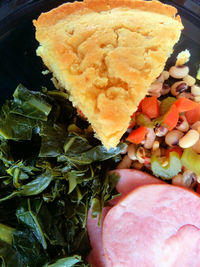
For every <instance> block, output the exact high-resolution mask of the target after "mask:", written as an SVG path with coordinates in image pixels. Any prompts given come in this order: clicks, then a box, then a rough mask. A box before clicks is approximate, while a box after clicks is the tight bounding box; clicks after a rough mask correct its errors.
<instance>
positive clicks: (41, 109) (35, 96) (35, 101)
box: [11, 84, 52, 121]
mask: <svg viewBox="0 0 200 267" xmlns="http://www.w3.org/2000/svg"><path fill="white" fill-rule="evenodd" d="M13 96H14V101H13V102H12V105H11V113H14V114H19V115H22V116H24V117H27V118H31V119H35V120H43V121H46V120H47V116H48V115H49V113H50V111H51V108H52V107H51V105H50V104H49V103H47V102H46V101H45V100H44V97H43V95H42V94H41V93H38V92H32V91H29V90H27V89H26V88H25V87H24V86H23V85H21V84H20V85H19V86H18V87H17V89H16V90H15V92H14V94H13Z"/></svg>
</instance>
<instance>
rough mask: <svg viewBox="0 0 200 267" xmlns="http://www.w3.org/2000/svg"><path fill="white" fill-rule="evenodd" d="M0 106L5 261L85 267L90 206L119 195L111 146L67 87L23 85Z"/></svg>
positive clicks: (116, 155) (95, 210)
mask: <svg viewBox="0 0 200 267" xmlns="http://www.w3.org/2000/svg"><path fill="white" fill-rule="evenodd" d="M13 97H14V99H13V100H12V101H6V102H5V104H4V105H3V106H2V108H1V111H0V264H1V266H15V267H17V266H20V267H23V266H24V267H25V266H30V267H32V266H37V267H38V266H51V267H54V266H55V267H59V266H62V267H64V266H87V263H86V261H85V257H86V256H87V254H88V252H89V251H90V244H89V240H88V235H87V229H86V219H87V214H88V209H89V208H90V207H92V216H94V217H95V216H97V215H98V214H99V215H100V216H99V218H101V211H102V208H103V207H104V205H105V203H106V202H107V201H109V200H110V199H112V198H113V197H115V195H116V191H115V185H116V183H117V181H118V177H117V176H116V175H114V174H112V175H111V174H108V171H109V169H111V168H115V165H116V164H117V163H118V162H119V160H120V152H121V151H122V150H124V146H125V144H120V145H119V146H118V147H116V148H114V149H110V150H109V151H107V150H106V149H105V148H104V147H103V146H102V145H101V144H100V142H99V141H98V140H97V139H95V138H94V136H93V132H92V131H91V129H90V126H89V125H88V123H87V121H85V120H83V119H81V118H80V117H78V116H77V113H76V110H75V109H74V108H73V107H72V106H71V104H70V102H69V101H68V100H67V98H68V96H67V94H65V93H64V92H59V91H51V92H48V91H46V90H43V92H31V91H29V90H27V89H26V88H24V87H23V86H22V85H19V86H18V88H17V89H16V90H15V92H14V94H13Z"/></svg>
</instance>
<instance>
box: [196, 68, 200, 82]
mask: <svg viewBox="0 0 200 267" xmlns="http://www.w3.org/2000/svg"><path fill="white" fill-rule="evenodd" d="M196 78H197V80H200V67H199V69H198V71H197V76H196Z"/></svg>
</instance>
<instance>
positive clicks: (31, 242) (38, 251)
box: [13, 230, 49, 267]
mask: <svg viewBox="0 0 200 267" xmlns="http://www.w3.org/2000/svg"><path fill="white" fill-rule="evenodd" d="M13 247H14V249H15V250H16V251H17V253H18V254H19V256H18V257H19V259H21V260H22V261H23V263H24V265H15V266H17V267H18V266H19V267H21V266H24V267H26V266H30V267H38V266H43V265H44V264H45V263H47V262H48V261H49V259H48V255H47V253H46V252H45V251H44V250H43V249H42V246H41V245H40V243H39V242H38V241H37V239H36V238H35V236H34V234H33V233H32V232H31V231H29V230H24V231H20V230H17V231H15V232H14V234H13Z"/></svg>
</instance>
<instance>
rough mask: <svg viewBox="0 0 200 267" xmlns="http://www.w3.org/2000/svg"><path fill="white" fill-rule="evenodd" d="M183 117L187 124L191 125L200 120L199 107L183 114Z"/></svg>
mask: <svg viewBox="0 0 200 267" xmlns="http://www.w3.org/2000/svg"><path fill="white" fill-rule="evenodd" d="M185 117H186V119H187V121H188V123H189V124H193V123H195V122H197V121H199V120H200V105H198V106H197V107H196V108H194V109H192V110H190V111H187V112H185Z"/></svg>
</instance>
